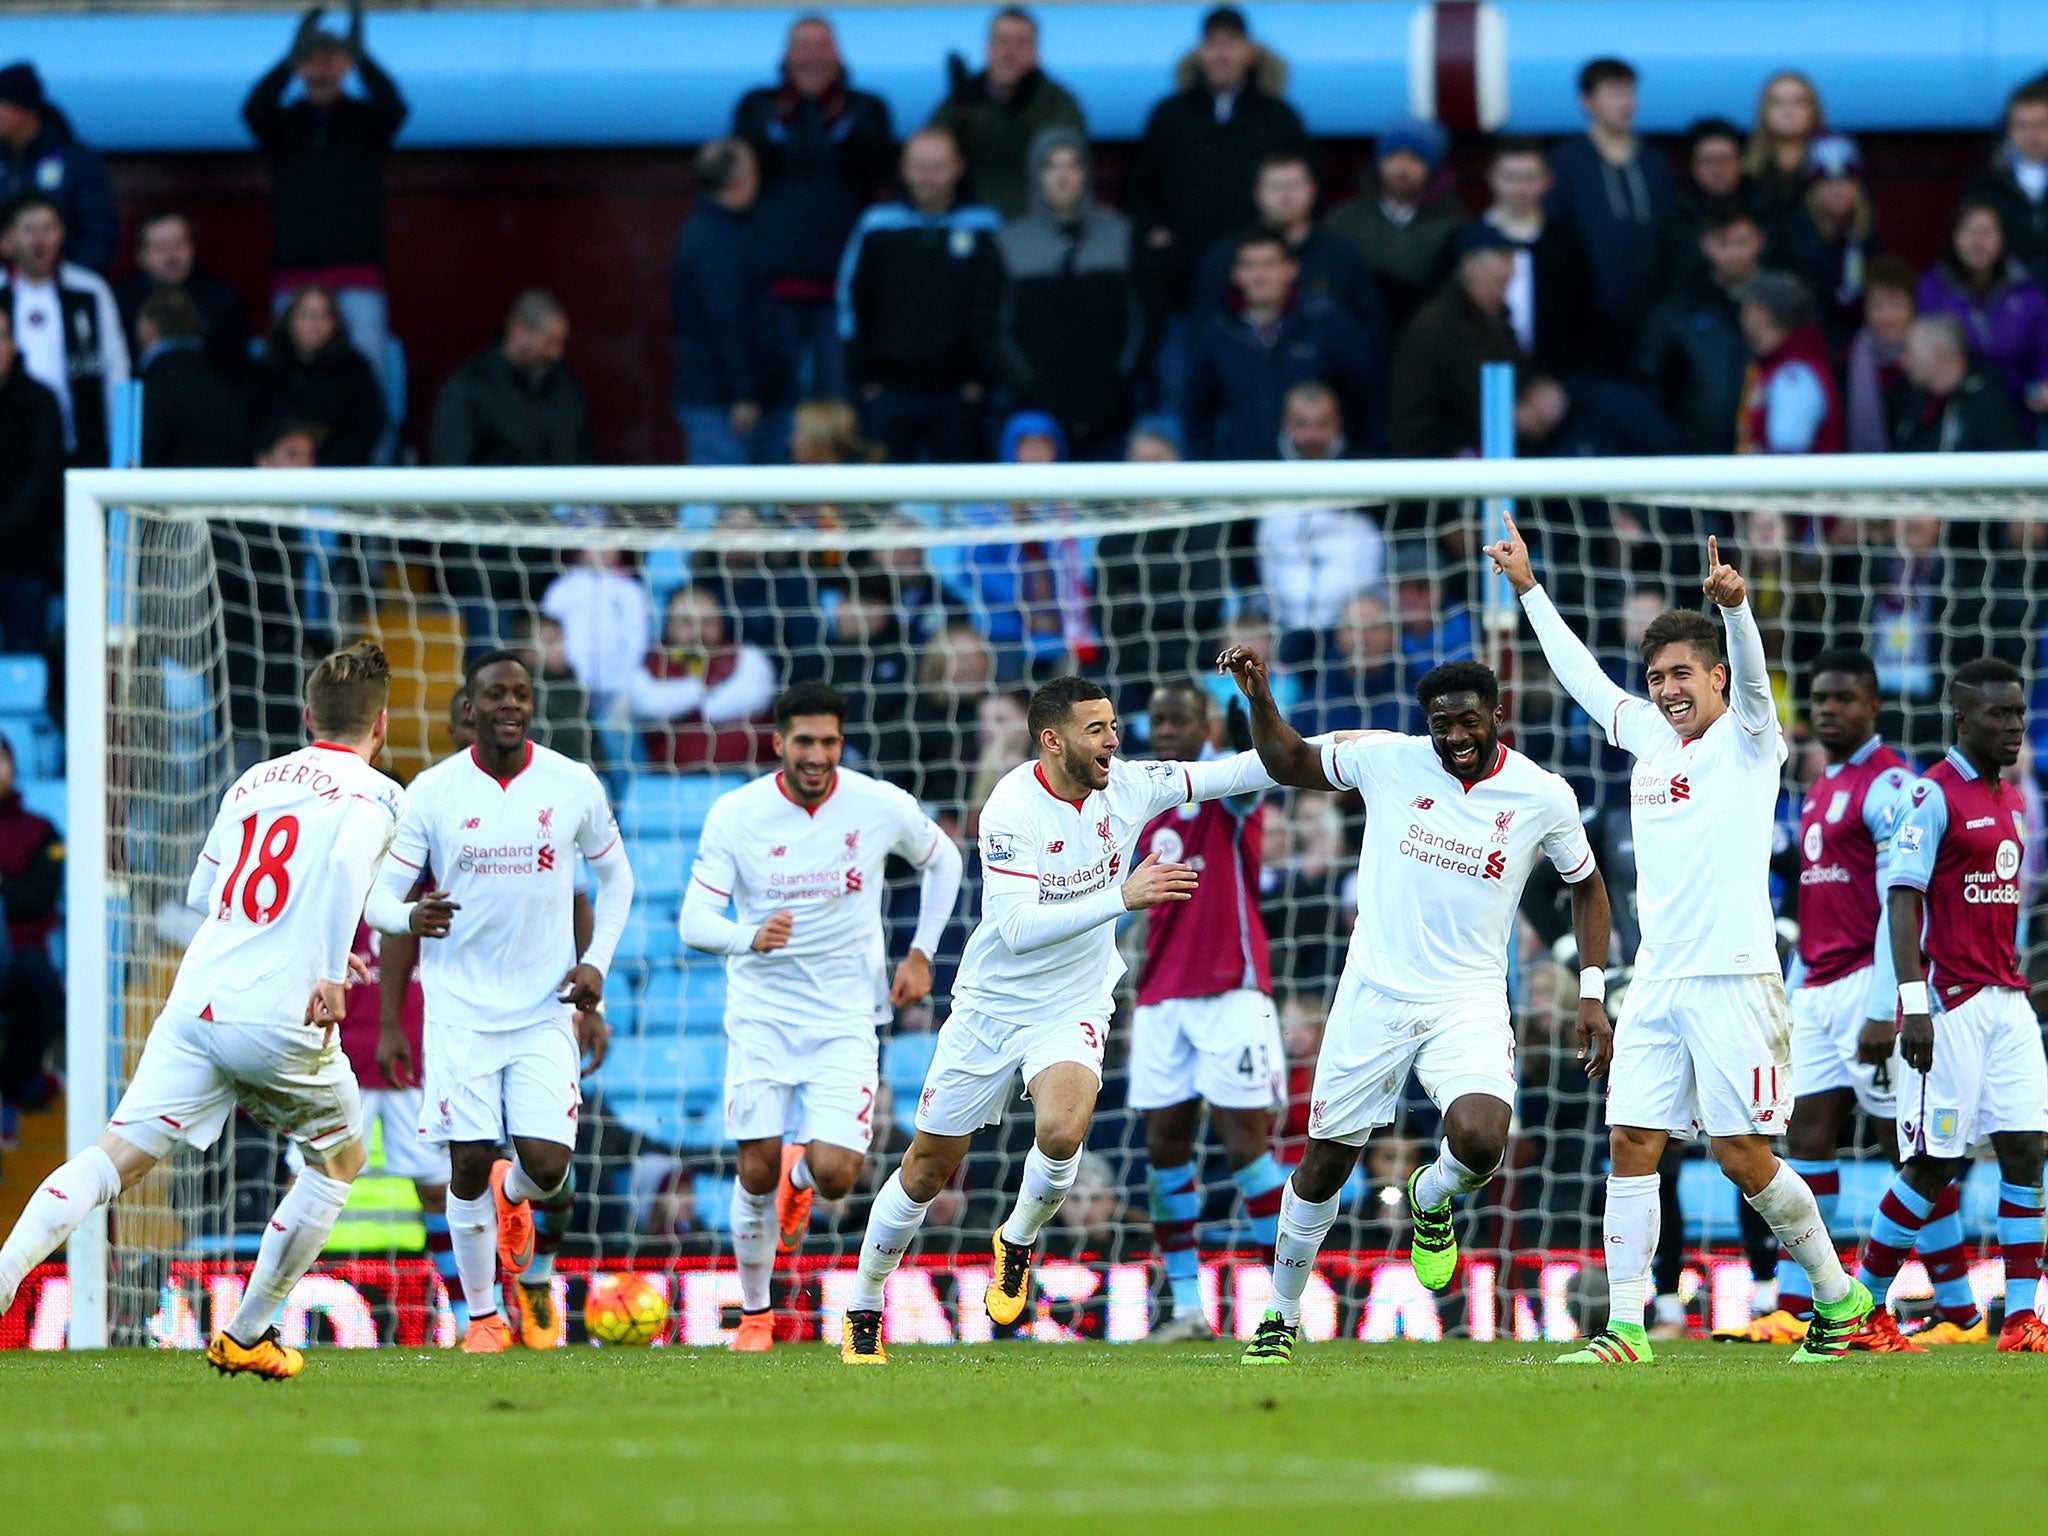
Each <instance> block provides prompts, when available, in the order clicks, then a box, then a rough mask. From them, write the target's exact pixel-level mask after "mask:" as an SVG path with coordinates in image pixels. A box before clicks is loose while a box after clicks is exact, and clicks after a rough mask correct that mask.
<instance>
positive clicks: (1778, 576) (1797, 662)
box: [1735, 508, 1828, 731]
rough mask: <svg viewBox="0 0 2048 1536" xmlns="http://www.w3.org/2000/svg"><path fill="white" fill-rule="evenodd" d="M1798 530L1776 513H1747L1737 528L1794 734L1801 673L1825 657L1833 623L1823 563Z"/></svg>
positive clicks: (1775, 686) (1777, 688) (1774, 682)
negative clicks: (1828, 629)
mask: <svg viewBox="0 0 2048 1536" xmlns="http://www.w3.org/2000/svg"><path fill="white" fill-rule="evenodd" d="M1793 526H1794V525H1793V521H1792V519H1791V518H1789V517H1787V516H1786V515H1785V514H1784V513H1782V512H1780V511H1778V510H1777V509H1775V508H1754V509H1752V510H1750V511H1747V512H1743V513H1741V514H1740V516H1739V517H1738V519H1737V522H1736V526H1735V547H1736V548H1737V549H1738V550H1739V551H1740V552H1741V556H1742V569H1743V572H1744V574H1745V578H1746V580H1747V581H1748V583H1749V606H1750V610H1751V612H1753V613H1754V614H1755V615H1756V622H1757V629H1758V631H1759V632H1760V633H1761V634H1762V635H1763V638H1764V654H1765V656H1766V657H1768V658H1769V666H1770V674H1771V688H1772V691H1773V693H1774V694H1775V695H1776V698H1777V701H1778V711H1779V714H1780V716H1781V717H1782V718H1783V720H1784V722H1785V727H1786V729H1787V730H1788V731H1789V730H1790V729H1791V728H1792V726H1793V725H1794V723H1795V722H1796V720H1797V718H1798V709H1799V706H1798V700H1797V688H1798V677H1797V671H1798V669H1800V668H1802V667H1803V666H1804V665H1805V664H1806V663H1807V662H1808V661H1810V660H1812V659H1813V657H1815V656H1817V655H1819V654H1820V651H1821V644H1822V636H1823V635H1824V634H1825V633H1826V627H1825V626H1826V623H1827V618H1828V612H1827V609H1828V602H1827V595H1826V591H1825V586H1824V577H1825V572H1824V570H1823V567H1822V562H1821V557H1820V555H1819V553H1818V552H1817V551H1815V550H1814V549H1812V548H1810V547H1808V546H1806V545H1803V544H1801V543H1799V542H1798V541H1797V539H1796V538H1795V537H1794V533H1793Z"/></svg>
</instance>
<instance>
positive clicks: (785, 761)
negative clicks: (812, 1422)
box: [681, 683, 961, 1352]
mask: <svg viewBox="0 0 2048 1536" xmlns="http://www.w3.org/2000/svg"><path fill="white" fill-rule="evenodd" d="M845 718H846V700H845V698H844V697H842V696H841V694H840V693H839V692H838V690H837V689H834V688H829V687H827V686H826V685H825V684H823V683H799V684H797V685H796V686H795V687H793V688H790V689H788V690H787V691H785V692H784V693H783V695H782V697H781V698H779V699H777V700H776V701H775V752H776V755H777V756H778V757H780V758H781V759H782V768H781V771H780V772H778V773H776V774H774V775H773V776H772V777H769V778H763V779H755V780H754V781H753V782H752V783H750V784H747V785H745V786H743V787H742V788H739V789H735V790H733V791H732V792H731V793H729V794H726V795H722V796H720V797H719V799H718V801H717V803H716V804H714V805H713V806H712V807H711V812H710V814H709V815H708V816H707V817H706V818H705V820H704V831H703V835H702V836H701V837H700V839H699V840H698V843H697V862H696V865H695V867H694V868H693V869H692V870H691V871H690V887H689V891H688V893H687V894H686V895H685V896H684V897H683V912H682V920H681V926H682V934H683V942H684V943H685V944H687V945H689V946H690V947H691V948H692V949H703V950H709V951H711V952H712V953H714V954H722V955H730V956H731V957H732V958H731V959H730V960H729V961H728V962H727V964H726V1012H725V1038H726V1066H725V1133H726V1135H728V1136H730V1137H732V1138H733V1139H734V1140H735V1141H737V1142H738V1143H739V1179H738V1182H737V1183H735V1184H734V1186H733V1192H732V1245H733V1255H734V1258H735V1259H736V1260H737V1262H738V1265H739V1272H740V1326H739V1332H738V1333H737V1334H735V1335H734V1337H733V1341H732V1347H733V1348H734V1349H736V1350H742V1351H749V1352H752V1351H759V1350H765V1349H768V1348H770V1347H771V1346H772V1345H773V1344H774V1342H775V1313H774V1309H773V1308H772V1307H771V1306H770V1304H769V1300H768V1280H769V1275H770V1272H771V1271H772V1270H773V1269H774V1266H775V1254H776V1252H777V1250H778V1248H779V1249H780V1251H782V1252H784V1253H789V1252H793V1251H794V1250H795V1248H796V1247H797V1245H798V1244H799V1243H801V1242H802V1241H803V1236H804V1230H805V1228H806V1227H807V1226H808V1225H809V1224H810V1219H811V1203H812V1200H813V1198H814V1197H815V1196H818V1195H822V1196H824V1198H825V1199H827V1200H841V1199H844V1198H845V1197H846V1195H847V1193H848V1192H849V1191H850V1190H851V1189H852V1188H853V1186H854V1182H855V1180H857V1179H858V1178H859V1177H860V1170H861V1164H862V1162H863V1161H864V1160H865V1159H866V1157H867V1150H868V1145H869V1143H870V1141H872V1139H873V1137H874V1118H873V1117H874V1107H875V1083H876V1078H877V1059H878V1047H877V1044H876V1039H875V1028H876V1026H877V1025H879V1024H882V1023H884V1022H886V1021H887V1020H888V1019H889V1018H890V1016H891V1010H893V1009H897V1008H907V1007H909V1006H910V1005H911V1004H912V1003H916V1002H920V1001H922V1000H923V999H924V998H925V997H927V996H929V995H930V993H931V989H932V956H933V955H934V954H935V953H937V951H938V946H939V937H940V935H941V934H943V933H944V932H945V930H946V923H947V921H948V920H949V919H950V918H951V917H952V915H953V904H954V902H955V901H956V900H958V898H959V895H960V870H961V860H960V850H959V849H958V848H957V847H956V846H955V845H954V843H953V839H952V838H950V837H948V836H947V835H946V834H945V832H944V831H943V830H942V829H941V828H940V827H939V825H938V823H937V822H935V821H933V820H932V819H931V818H930V817H929V816H927V815H925V813H924V812H923V810H922V809H920V808H919V806H918V803H917V802H916V801H915V800H913V799H912V798H911V797H910V796H909V795H907V794H905V793H904V792H903V791H902V790H900V789H898V788H897V787H896V786H895V785H893V784H885V783H883V782H882V781H881V780H880V779H874V778H870V777H868V775H866V774H864V773H857V772H855V771H854V770H853V769H851V768H845V767H842V766H841V765H840V762H839V754H840V749H841V748H842V747H843V746H844V744H845V737H844V736H843V735H842V734H841V725H842V722H843V721H844V720H845ZM892 853H893V854H896V855H897V856H899V857H901V858H904V859H907V860H909V862H910V864H911V865H912V867H913V868H915V869H917V870H918V871H919V872H920V874H921V875H922V877H923V879H922V883H921V885H920V886H919V890H918V912H917V931H916V933H915V934H914V935H913V937H912V938H911V941H910V952H909V953H908V954H907V955H905V956H904V957H903V959H902V961H901V962H900V963H899V964H898V965H897V967H896V972H895V975H894V977H893V978H892V979H891V980H890V981H889V982H888V983H887V984H886V985H885V984H884V981H883V977H884V975H885V968H886V966H887V964H888V942H887V938H886V936H885V935H884V933H883V931H882V894H883V892H884V890H885V889H886V887H885V885H884V882H883V879H882V875H883V866H884V865H885V864H886V863H887V861H888V858H889V855H890V854H892ZM728 902H730V903H731V904H732V907H733V909H734V911H735V912H736V913H737V914H738V919H737V921H735V920H734V919H732V918H728V917H727V916H726V915H725V908H726V904H727V903H728ZM785 1132H793V1134H794V1140H793V1141H792V1142H791V1143H789V1144H788V1145H785V1144H784V1141H783V1137H784V1134H785ZM771 1214H772V1215H773V1217H774V1219H775V1226H776V1228H777V1229H778V1230H779V1240H778V1234H777V1231H771V1230H770V1228H769V1225H768V1223H769V1218H770V1216H771Z"/></svg>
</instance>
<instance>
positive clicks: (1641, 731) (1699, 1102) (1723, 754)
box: [1487, 517, 1871, 1365]
mask: <svg viewBox="0 0 2048 1536" xmlns="http://www.w3.org/2000/svg"><path fill="white" fill-rule="evenodd" d="M1487 554H1488V555H1489V556H1491V557H1492V560H1493V563H1494V566H1495V568H1496V569H1497V570H1499V571H1500V573H1501V574H1502V575H1504V576H1505V577H1506V578H1507V580H1508V583H1509V585H1511V586H1512V587H1513V588H1514V589H1515V591H1516V592H1517V593H1519V594H1520V595H1521V599H1522V607H1523V609H1524V610H1525V611H1526V612H1527V613H1528V615H1529V622H1530V625H1531V626H1532V627H1533V628H1534V629H1535V631H1536V636H1537V639H1538V640H1540V641H1541V642H1542V645H1543V654H1544V656H1545V658H1546V659H1547V660H1548V661H1549V663H1550V669H1551V671H1552V672H1554V673H1555V674H1556V675H1557V679H1558V681H1559V682H1561V683H1563V684H1564V686H1565V688H1566V690H1567V691H1568V692H1569V693H1570V694H1571V696H1572V697H1573V698H1574V699H1576V700H1577V701H1578V703H1579V707H1580V708H1581V709H1583V710H1585V711H1586V713H1587V714H1589V715H1590V716H1592V717H1593V720H1594V721H1595V722H1596V723H1597V724H1598V725H1599V726H1600V727H1601V729H1602V730H1604V731H1605V732H1606V733H1607V739H1608V740H1609V741H1611V742H1613V743H1614V745H1616V746H1618V747H1620V748H1621V749H1622V750H1623V751H1625V752H1628V753H1630V754H1632V755H1633V756H1634V758H1635V760H1636V765H1635V773H1634V775H1633V777H1632V778H1631V780H1630V784H1629V803H1630V808H1631V818H1630V819H1631V823H1632V825H1633V827H1634V831H1635V840H1636V857H1637V866H1638V875H1637V885H1636V904H1637V910H1638V912H1639V914H1640V917H1641V921H1642V943H1641V946H1640V947H1639V948H1638V950H1637V952H1636V964H1635V979H1634V981H1633V983H1632V984H1631V985H1630V987H1629V994H1628V1002H1627V1004H1626V1006H1625V1007H1624V1008H1623V1009H1622V1014H1621V1018H1620V1020H1619V1021H1618V1022H1617V1024H1616V1026H1615V1046H1614V1070H1613V1073H1612V1074H1611V1077H1610V1086H1609V1088H1608V1094H1607V1121H1608V1124H1609V1126H1610V1127H1611V1128H1612V1129H1611V1131H1610V1133H1609V1142H1610V1149H1611V1153H1612V1164H1611V1172H1610V1174H1609V1176H1608V1180H1607V1216H1606V1237H1607V1242H1606V1254H1607V1280H1608V1296H1609V1310H1608V1324H1607V1326H1606V1327H1605V1328H1603V1329H1602V1330H1601V1331H1600V1332H1599V1333H1597V1334H1595V1335H1594V1336H1593V1337H1592V1338H1591V1339H1589V1340H1588V1341H1587V1343H1586V1346H1585V1348H1583V1349H1579V1350H1574V1351H1573V1352H1571V1353H1570V1354H1567V1355H1564V1356H1561V1357H1560V1360H1561V1362H1562V1363H1565V1364H1572V1365H1595V1364H1610V1365H1611V1364H1629V1363H1634V1364H1642V1363H1645V1362H1647V1361H1648V1360H1649V1359H1650V1343H1649V1338H1648V1336H1647V1335H1646V1334H1645V1333H1644V1331H1643V1303H1644V1301H1645V1299H1646V1293H1647V1291H1648V1289H1649V1279H1650V1263H1651V1257H1652V1255H1653V1254H1654V1253H1655V1252H1656V1248H1657V1221H1658V1206H1657V1194H1658V1189H1657V1159H1658V1157H1659V1156H1660V1155H1661V1154H1662V1152H1663V1150H1664V1145H1665V1143H1666V1141H1668V1140H1669V1139H1670V1137H1671V1136H1673V1135H1674V1134H1675V1135H1681V1136H1689V1135H1692V1134H1694V1133H1695V1132H1696V1131H1700V1130H1704V1131H1705V1132H1706V1134H1707V1136H1708V1138H1709V1144H1710V1146H1711V1147H1712V1150H1713V1154H1714V1160H1715V1162H1717V1163H1719V1164H1720V1166H1721V1171H1722V1172H1723V1173H1725V1174H1727V1175H1728V1177H1729V1178H1730V1179H1731V1180H1732V1181H1733V1182H1734V1184H1735V1187H1736V1188H1737V1189H1740V1190H1741V1191H1742V1193H1743V1196H1744V1198H1746V1199H1747V1200H1748V1201H1749V1203H1750V1205H1751V1206H1752V1207H1754V1209H1755V1210H1756V1212H1757V1214H1758V1215H1760V1216H1762V1217H1763V1218H1764V1220H1765V1221H1766V1222H1768V1223H1769V1224H1770V1227H1771V1230H1772V1231H1773V1232H1775V1233H1777V1235H1778V1241H1779V1242H1780V1243H1782V1244H1783V1245H1784V1248H1785V1253H1786V1256H1787V1257H1788V1258H1790V1259H1791V1260H1792V1262H1793V1263H1794V1264H1796V1265H1798V1266H1799V1268H1800V1269H1801V1270H1803V1271H1804V1272H1805V1274H1806V1277H1807V1279H1808V1280H1809V1281H1810V1282H1811V1284H1812V1287H1813V1298H1814V1318H1813V1323H1812V1325H1811V1326H1810V1327H1809V1329H1808V1330H1807V1334H1806V1337H1805V1338H1804V1339H1803V1340H1802V1341H1801V1342H1800V1345H1799V1349H1798V1351H1797V1352H1795V1353H1794V1355H1793V1357H1792V1358H1793V1359H1794V1360H1798V1361H1826V1360H1838V1359H1840V1358H1841V1356H1842V1354H1843V1352H1844V1351H1846V1350H1847V1348H1848V1345H1849V1339H1850V1338H1851V1336H1852V1335H1854V1334H1855V1332H1856V1331H1857V1329H1858V1328H1860V1327H1861V1326H1862V1323H1863V1319H1864V1317H1865V1316H1866V1315H1867V1314H1868V1313H1869V1311H1870V1307H1871V1300H1870V1293H1869V1292H1868V1291H1867V1290H1866V1289H1865V1288H1864V1287H1863V1286H1861V1285H1859V1284H1857V1283H1856V1282H1855V1281H1853V1280H1852V1279H1850V1277H1849V1275H1848V1274H1847V1272H1846V1271H1844V1270H1843V1268H1842V1262H1841V1258H1840V1256H1839V1255H1838V1254H1837V1253H1836V1252H1835V1247H1834V1243H1833V1241H1832V1240H1831V1239H1830V1238H1829V1237H1828V1232H1827V1227H1826V1226H1825V1225H1824V1224H1823V1223H1822V1221H1821V1219H1820V1209H1819V1207H1818V1206H1817V1205H1815V1203H1814V1198H1813V1191H1812V1190H1810V1189H1808V1188H1807V1187H1806V1184H1805V1181H1804V1180H1802V1179H1801V1178H1800V1177H1799V1175H1798V1174H1797V1173H1794V1172H1793V1171H1792V1169H1790V1168H1789V1167H1787V1166H1786V1165H1785V1164H1784V1163H1783V1162H1781V1161H1779V1159H1778V1156H1777V1154H1776V1153H1775V1152H1773V1151H1772V1150H1771V1144H1770V1140H1769V1138H1770V1137H1772V1136H1774V1135H1776V1134H1778V1132H1779V1130H1780V1129H1781V1128H1782V1126H1783V1125H1784V1123H1785V1116H1786V1112H1787V1110H1788V1109H1789V1108H1790V1105H1789V1103H1788V1099H1789V1096H1790V1094H1791V1090H1792V1063H1791V1034H1792V1020H1791V1009H1790V1006H1789V1005H1788V1004H1787V1002H1786V1000H1785V985H1784V980H1783V978H1782V976H1781V975H1780V973H1779V970H1778V950H1777V940H1776V935H1775V925H1774V921H1773V918H1772V914H1771V899H1770V857H1771V839H1772V829H1773V825H1774V822H1775V819H1776V811H1777V801H1778V774H1779V765H1780V764H1782V763H1783V762H1784V760H1785V739H1784V736H1783V734H1782V733H1781V732H1780V730H1779V728H1778V714H1777V708H1776V705H1775V704H1774V702H1773V700H1772V698H1771V679H1770V673H1769V671H1768V669H1767V667H1766V664H1765V657H1764V644H1763V637H1762V636H1761V635H1760V634H1759V633H1758V632H1757V627H1756V618H1755V616H1754V615H1753V614H1752V613H1751V612H1750V611H1749V605H1748V603H1747V602H1746V601H1745V591H1744V587H1743V581H1742V577H1741V576H1740V575H1738V574H1737V573H1736V572H1735V570H1734V568H1733V567H1731V566H1727V565H1723V564H1722V563H1721V551H1720V546H1719V543H1718V542H1717V541H1716V540H1713V539H1709V540H1708V541H1707V562H1708V570H1707V578H1706V581H1705V583H1704V585H1705V590H1706V594H1707V596H1708V597H1710V598H1712V599H1713V600H1714V604H1715V606H1716V607H1717V608H1719V609H1720V611H1721V621H1722V623H1721V625H1719V626H1717V625H1716V624H1714V623H1713V622H1712V621H1711V620H1709V619H1708V618H1707V617H1706V615H1704V614H1701V613H1696V612H1694V611H1692V610H1690V609H1672V610H1671V611H1669V612H1667V613H1663V614H1660V615H1659V616H1658V617H1657V618H1655V619H1653V620H1651V622H1650V625H1649V628H1648V630H1647V631H1646V633H1645V634H1644V636H1643V643H1642V657H1643V667H1644V673H1645V679H1646V682H1647V684H1648V690H1649V694H1650V699H1649V700H1644V699H1638V698H1632V697H1631V696H1630V695H1629V694H1628V693H1626V692H1625V691H1624V690H1623V689H1621V688H1620V687H1618V686H1616V685H1615V683H1614V682H1613V680H1612V679H1610V678H1609V677H1608V676H1607V674H1606V673H1605V672H1603V671H1601V670H1600V663H1599V662H1598V661H1596V660H1595V659H1594V658H1593V653H1592V652H1591V651H1589V650H1587V649H1586V647H1585V645H1584V643H1583V642H1582V641H1580V639H1579V638H1578V636H1576V635H1574V634H1573V633H1572V632H1571V630H1570V629H1569V628H1567V627H1566V625H1565V622H1564V620H1563V619H1562V618H1561V617H1559V615H1558V612H1557V609H1556V608H1554V607H1552V606H1551V602H1550V598H1549V596H1548V594H1546V593H1545V592H1544V591H1543V589H1542V588H1541V587H1540V586H1538V585H1537V583H1536V576H1535V573H1534V572H1533V571H1532V570H1531V568H1530V564H1529V546H1528V545H1527V544H1526V543H1524V542H1523V539H1522V536H1521V533H1520V532H1519V531H1518V530H1517V529H1516V527H1515V523H1514V519H1513V518H1512V517H1510V518H1508V519H1507V537H1506V538H1505V539H1503V540H1501V541H1500V542H1499V543H1497V544H1491V545H1488V546H1487ZM1722 626H1725V627H1726V630H1727V637H1728V638H1727V649H1726V651H1725V653H1724V651H1723V648H1722V639H1721V633H1722ZM1653 701H1654V702H1653Z"/></svg>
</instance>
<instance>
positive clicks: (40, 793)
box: [21, 779, 66, 832]
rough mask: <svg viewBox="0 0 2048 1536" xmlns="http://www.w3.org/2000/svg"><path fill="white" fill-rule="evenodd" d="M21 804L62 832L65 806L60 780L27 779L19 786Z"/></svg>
mask: <svg viewBox="0 0 2048 1536" xmlns="http://www.w3.org/2000/svg"><path fill="white" fill-rule="evenodd" d="M21 804H22V808H23V809H24V810H28V811H33V812H34V813H35V814H36V815H38V816H40V817H42V818H43V819H44V820H45V821H47V822H49V823H50V825H51V826H53V827H55V828H56V829H57V830H58V831H59V832H62V831H63V830H64V822H65V820H66V806H65V801H64V781H63V780H62V779H28V780H25V781H23V783H22V785H21Z"/></svg>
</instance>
